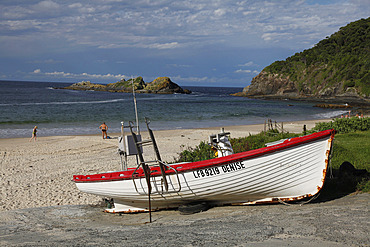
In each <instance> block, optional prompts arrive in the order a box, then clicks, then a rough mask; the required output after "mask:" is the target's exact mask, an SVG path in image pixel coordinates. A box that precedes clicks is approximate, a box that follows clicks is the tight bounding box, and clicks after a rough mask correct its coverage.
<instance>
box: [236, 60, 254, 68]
mask: <svg viewBox="0 0 370 247" xmlns="http://www.w3.org/2000/svg"><path fill="white" fill-rule="evenodd" d="M238 66H240V67H251V66H258V65H257V64H255V63H254V62H252V61H249V62H246V63H244V64H238Z"/></svg>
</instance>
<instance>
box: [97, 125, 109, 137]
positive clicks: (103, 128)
mask: <svg viewBox="0 0 370 247" xmlns="http://www.w3.org/2000/svg"><path fill="white" fill-rule="evenodd" d="M99 129H101V132H102V136H103V139H104V136H105V139H107V131H108V126H107V125H106V124H105V122H104V123H103V124H102V125H100V126H99Z"/></svg>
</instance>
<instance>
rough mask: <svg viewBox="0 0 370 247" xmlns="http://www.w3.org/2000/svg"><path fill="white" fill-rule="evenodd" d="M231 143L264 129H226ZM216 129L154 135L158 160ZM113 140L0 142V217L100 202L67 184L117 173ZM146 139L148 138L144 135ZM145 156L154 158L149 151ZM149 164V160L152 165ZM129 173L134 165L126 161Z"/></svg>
mask: <svg viewBox="0 0 370 247" xmlns="http://www.w3.org/2000/svg"><path fill="white" fill-rule="evenodd" d="M315 122H317V121H301V122H291V123H284V129H285V130H286V131H289V132H296V133H300V132H302V130H303V125H306V126H307V129H310V128H312V127H313V126H314V125H315ZM224 129H225V131H226V132H230V133H231V137H233V138H237V137H243V136H248V135H249V134H256V133H259V132H261V131H263V129H264V125H263V124H260V125H245V126H225V127H224ZM219 131H220V128H209V129H179V130H163V131H154V135H155V137H156V140H157V143H158V147H159V150H160V152H161V156H162V159H163V160H164V161H166V162H172V161H173V160H174V157H177V156H178V153H180V152H181V151H182V150H184V149H186V148H187V147H195V146H196V145H198V144H199V143H200V142H201V141H208V137H209V135H211V134H217V133H219ZM109 135H110V137H112V139H105V140H103V139H102V137H101V135H100V134H97V135H92V136H49V137H42V134H41V133H40V136H41V137H37V141H36V142H33V141H32V142H29V138H12V139H0V157H1V161H0V178H1V179H0V188H1V189H0V193H1V200H0V211H6V210H13V209H23V208H33V207H45V206H57V205H76V204H77V205H79V204H97V203H99V202H100V201H101V198H98V197H95V196H93V195H88V194H84V193H81V192H79V190H78V189H77V188H76V186H75V185H74V183H73V182H72V181H71V180H72V176H73V175H75V174H91V173H99V172H105V171H116V170H119V169H120V168H121V165H120V158H119V155H118V154H117V144H118V140H117V137H118V136H119V135H120V134H119V133H116V134H113V133H109ZM142 136H143V138H144V139H148V138H147V133H146V132H142ZM144 154H146V155H148V157H149V158H151V157H154V152H153V150H152V148H151V147H145V149H144ZM150 160H153V158H152V159H150ZM129 162H130V164H131V166H132V167H134V166H135V163H134V160H129Z"/></svg>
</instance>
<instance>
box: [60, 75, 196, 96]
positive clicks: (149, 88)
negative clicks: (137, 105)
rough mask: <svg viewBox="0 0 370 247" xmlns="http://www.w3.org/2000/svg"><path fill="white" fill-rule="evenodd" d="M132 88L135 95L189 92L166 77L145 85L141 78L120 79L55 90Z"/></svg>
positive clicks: (130, 90) (87, 82) (127, 89)
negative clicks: (112, 81) (107, 82)
mask: <svg viewBox="0 0 370 247" xmlns="http://www.w3.org/2000/svg"><path fill="white" fill-rule="evenodd" d="M133 87H134V89H135V92H137V93H159V94H173V93H181V94H190V93H191V91H190V90H187V89H183V88H181V87H180V86H179V85H177V84H176V83H174V82H172V81H171V79H170V78H168V77H158V78H157V79H155V80H154V81H152V82H149V83H145V82H144V80H143V78H142V77H141V76H139V77H136V78H133V79H130V80H127V81H126V80H125V79H122V80H120V81H118V82H115V83H109V84H107V85H104V84H96V83H91V82H90V81H82V82H78V83H74V84H72V85H70V86H68V87H63V88H57V89H70V90H93V91H107V92H120V93H132V88H133Z"/></svg>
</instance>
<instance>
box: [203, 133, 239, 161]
mask: <svg viewBox="0 0 370 247" xmlns="http://www.w3.org/2000/svg"><path fill="white" fill-rule="evenodd" d="M229 135H230V132H224V128H222V129H221V133H220V134H217V135H211V136H209V142H210V144H211V146H212V147H213V148H215V149H216V150H217V155H216V156H217V157H224V156H228V155H231V154H233V153H234V150H233V148H232V146H231V143H230V140H229Z"/></svg>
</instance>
